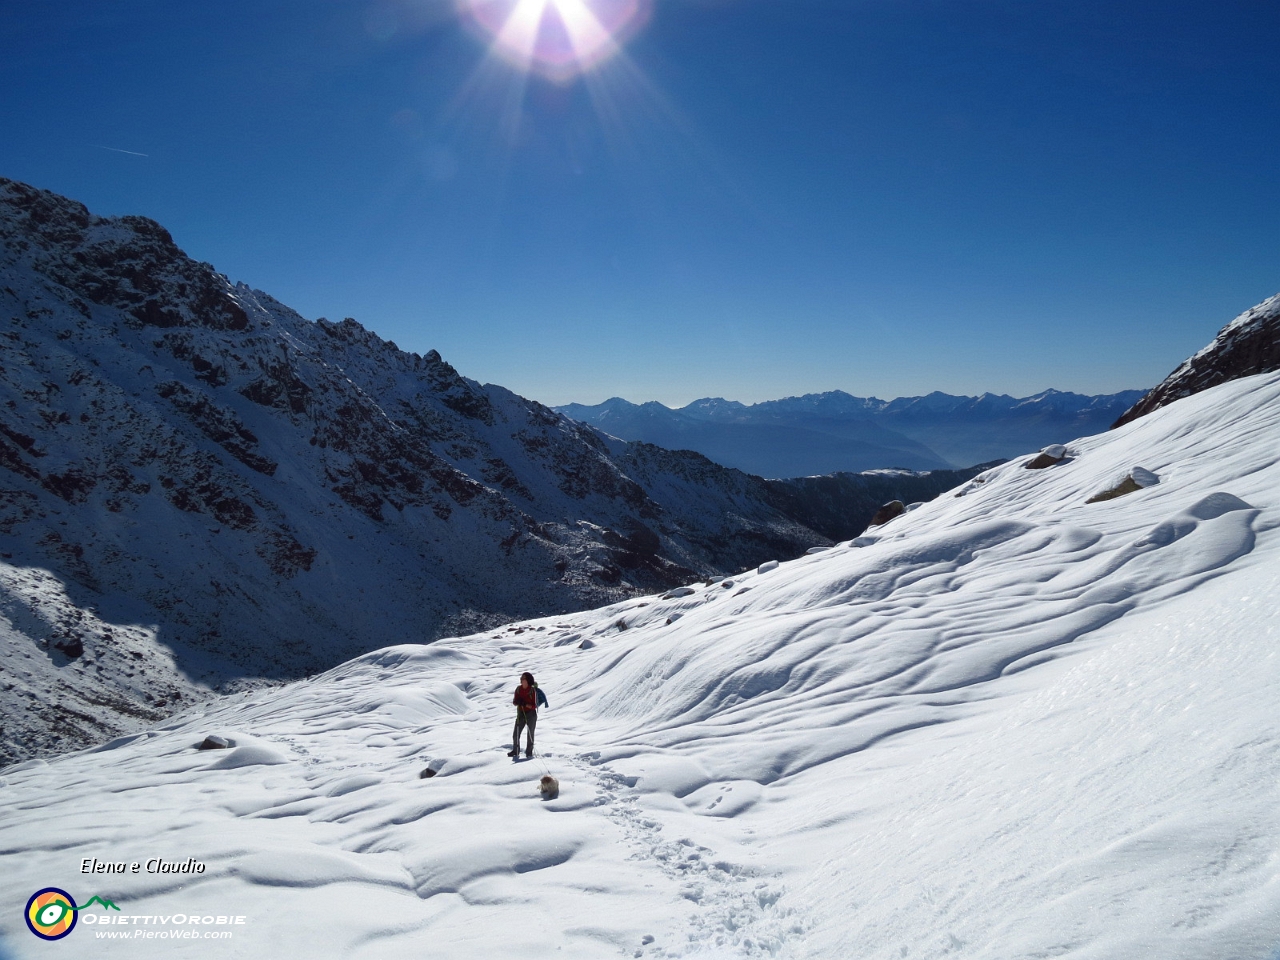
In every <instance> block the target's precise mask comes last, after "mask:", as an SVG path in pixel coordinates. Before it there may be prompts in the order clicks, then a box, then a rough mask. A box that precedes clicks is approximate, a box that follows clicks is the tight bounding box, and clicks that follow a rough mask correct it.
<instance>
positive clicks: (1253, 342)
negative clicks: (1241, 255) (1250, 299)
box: [1115, 293, 1280, 427]
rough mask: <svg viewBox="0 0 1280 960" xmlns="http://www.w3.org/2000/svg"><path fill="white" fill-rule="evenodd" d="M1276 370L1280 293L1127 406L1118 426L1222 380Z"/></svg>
mask: <svg viewBox="0 0 1280 960" xmlns="http://www.w3.org/2000/svg"><path fill="white" fill-rule="evenodd" d="M1273 370H1280V293H1278V294H1276V295H1275V296H1274V297H1269V298H1268V299H1266V300H1263V301H1262V303H1260V304H1258V305H1257V306H1255V307H1250V308H1249V309H1248V310H1246V311H1245V312H1244V313H1242V314H1240V316H1238V317H1236V318H1235V319H1234V320H1232V321H1231V322H1230V323H1228V324H1227V325H1226V326H1225V327H1223V328H1222V329H1221V330H1219V331H1218V335H1217V336H1216V337H1214V338H1213V341H1212V342H1211V343H1209V344H1208V345H1207V346H1206V347H1204V349H1202V350H1201V351H1200V352H1199V353H1197V354H1195V355H1194V356H1192V357H1188V358H1187V359H1186V360H1185V361H1183V363H1182V364H1180V365H1179V367H1178V369H1177V370H1174V371H1173V373H1171V374H1169V376H1167V377H1165V378H1164V380H1163V381H1161V383H1160V385H1159V386H1157V387H1156V388H1155V389H1153V390H1152V391H1151V392H1150V393H1148V394H1146V395H1145V396H1143V397H1142V399H1141V400H1139V401H1138V402H1137V403H1135V404H1134V405H1133V406H1132V407H1131V408H1130V409H1128V410H1126V411H1125V413H1124V415H1123V416H1121V417H1120V418H1119V419H1118V420H1116V422H1115V426H1117V427H1119V426H1122V425H1124V424H1126V423H1128V422H1130V421H1131V420H1136V419H1138V417H1141V416H1143V415H1144V414H1147V413H1150V412H1151V411H1152V410H1156V409H1158V408H1160V407H1163V406H1164V405H1165V404H1167V403H1172V402H1173V401H1174V400H1179V399H1181V398H1182V397H1189V396H1191V395H1192V394H1193V393H1199V392H1200V391H1201V390H1206V389H1208V388H1209V387H1214V386H1217V385H1218V384H1220V383H1227V382H1228V381H1230V380H1235V379H1237V378H1239V377H1248V376H1252V375H1253V374H1255V373H1270V372H1271V371H1273Z"/></svg>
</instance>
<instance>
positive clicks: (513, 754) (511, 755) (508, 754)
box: [507, 750, 520, 757]
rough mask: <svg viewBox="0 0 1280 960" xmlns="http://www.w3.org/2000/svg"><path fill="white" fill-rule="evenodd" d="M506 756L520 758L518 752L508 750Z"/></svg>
mask: <svg viewBox="0 0 1280 960" xmlns="http://www.w3.org/2000/svg"><path fill="white" fill-rule="evenodd" d="M507 756H508V757H518V756H520V751H519V750H508V751H507Z"/></svg>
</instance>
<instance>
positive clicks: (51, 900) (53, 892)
mask: <svg viewBox="0 0 1280 960" xmlns="http://www.w3.org/2000/svg"><path fill="white" fill-rule="evenodd" d="M76 917H77V913H76V901H75V898H74V897H72V896H71V894H69V893H67V891H65V890H59V889H58V888H57V887H45V888H44V889H43V890H37V891H36V892H35V893H33V894H32V895H31V899H30V900H28V901H27V912H26V918H27V929H28V930H30V931H31V932H32V933H34V934H35V935H36V936H37V937H39V938H40V939H41V940H61V939H62V938H63V937H65V936H66V935H67V934H68V933H70V932H71V931H72V930H74V929H75V928H76Z"/></svg>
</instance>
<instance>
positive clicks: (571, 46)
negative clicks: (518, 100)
mask: <svg viewBox="0 0 1280 960" xmlns="http://www.w3.org/2000/svg"><path fill="white" fill-rule="evenodd" d="M458 4H459V8H460V10H461V12H462V14H463V15H464V17H465V18H466V19H467V20H468V21H469V22H471V23H473V24H475V25H476V26H478V27H479V28H481V30H482V31H483V32H484V33H485V34H486V35H487V36H488V37H489V38H491V40H490V42H491V49H492V51H493V52H494V53H495V54H497V55H498V56H500V57H502V58H503V59H504V60H506V61H507V62H508V63H510V64H511V65H513V66H514V67H516V68H517V69H518V70H520V71H522V72H525V73H537V74H540V75H542V76H544V77H547V78H548V79H551V80H554V81H557V82H561V83H567V82H569V81H570V80H572V79H574V78H575V77H578V76H581V75H583V74H586V73H588V72H590V71H591V70H592V69H593V68H595V67H597V66H599V65H600V64H602V63H604V62H605V61H606V60H609V59H611V58H612V57H614V56H615V55H616V54H617V53H618V52H619V51H620V50H621V46H622V42H623V41H624V40H625V39H626V38H627V37H629V36H630V35H631V34H633V33H634V32H635V31H636V30H637V29H638V28H639V27H640V26H642V25H643V23H644V21H645V20H646V19H647V17H648V13H649V3H648V2H646V0H458Z"/></svg>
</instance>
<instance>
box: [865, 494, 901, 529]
mask: <svg viewBox="0 0 1280 960" xmlns="http://www.w3.org/2000/svg"><path fill="white" fill-rule="evenodd" d="M906 512H907V505H906V504H905V503H903V502H902V501H901V500H890V501H889V502H888V503H886V504H885V505H884V506H882V507H881V508H880V509H879V510H877V511H876V515H875V516H874V517H872V518H871V523H870V526H873V527H880V526H883V525H884V524H886V523H888V522H889V521H890V520H892V519H893V518H894V517H900V516H902V515H903V514H904V513H906Z"/></svg>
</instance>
